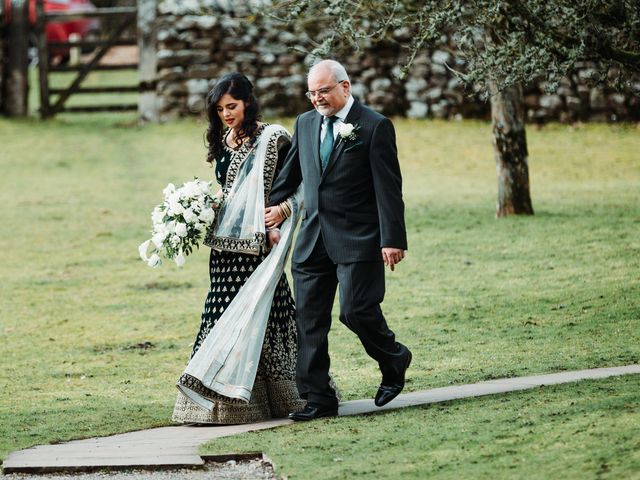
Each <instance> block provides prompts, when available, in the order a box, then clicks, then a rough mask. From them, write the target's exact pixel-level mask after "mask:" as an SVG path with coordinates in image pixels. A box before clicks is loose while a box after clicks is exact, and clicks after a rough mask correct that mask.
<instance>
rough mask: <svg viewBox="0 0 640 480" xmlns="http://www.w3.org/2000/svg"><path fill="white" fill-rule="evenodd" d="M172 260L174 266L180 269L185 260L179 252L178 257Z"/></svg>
mask: <svg viewBox="0 0 640 480" xmlns="http://www.w3.org/2000/svg"><path fill="white" fill-rule="evenodd" d="M174 260H175V262H176V265H177V266H179V267H181V266H183V265H184V262H186V260H187V259H186V258H185V256H184V253H182V251H181V252H179V253H178V255H176V256H175V258H174Z"/></svg>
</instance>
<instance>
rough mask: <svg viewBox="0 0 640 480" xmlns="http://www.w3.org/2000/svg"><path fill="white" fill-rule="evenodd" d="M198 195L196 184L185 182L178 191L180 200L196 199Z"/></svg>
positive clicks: (198, 190)
mask: <svg viewBox="0 0 640 480" xmlns="http://www.w3.org/2000/svg"><path fill="white" fill-rule="evenodd" d="M199 193H200V189H199V188H198V184H197V183H196V182H187V183H185V184H184V186H183V187H182V188H181V189H180V196H181V197H182V198H193V197H196V196H197V195H198V194H199Z"/></svg>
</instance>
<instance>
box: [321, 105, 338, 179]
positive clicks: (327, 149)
mask: <svg viewBox="0 0 640 480" xmlns="http://www.w3.org/2000/svg"><path fill="white" fill-rule="evenodd" d="M337 119H338V117H335V116H334V117H327V129H326V130H325V132H326V133H325V135H324V139H323V140H322V143H321V144H320V161H321V162H322V171H323V172H324V169H325V168H326V166H327V163H329V157H330V156H331V151H332V150H333V124H334V123H335V121H336V120H337Z"/></svg>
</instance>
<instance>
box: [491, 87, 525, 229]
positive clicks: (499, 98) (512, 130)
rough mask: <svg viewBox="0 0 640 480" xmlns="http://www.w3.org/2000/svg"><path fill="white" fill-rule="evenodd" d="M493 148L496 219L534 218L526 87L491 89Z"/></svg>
mask: <svg viewBox="0 0 640 480" xmlns="http://www.w3.org/2000/svg"><path fill="white" fill-rule="evenodd" d="M491 89H492V92H491V94H492V95H491V122H492V130H493V148H494V152H495V158H496V171H497V174H498V204H497V208H496V216H498V217H506V216H508V215H533V206H532V205H531V195H530V192H529V165H528V160H527V159H528V155H529V154H528V152H527V137H526V132H525V126H524V108H523V104H524V103H523V97H522V86H521V85H515V86H512V87H508V88H505V89H504V90H502V91H498V90H497V89H496V88H495V85H492V86H491Z"/></svg>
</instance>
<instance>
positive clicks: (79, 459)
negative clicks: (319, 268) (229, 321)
mask: <svg viewBox="0 0 640 480" xmlns="http://www.w3.org/2000/svg"><path fill="white" fill-rule="evenodd" d="M638 373H640V365H626V366H622V367H607V368H596V369H591V370H577V371H567V372H560V373H552V374H547V375H533V376H529V377H517V378H504V379H495V380H488V381H485V382H479V383H474V384H469V385H459V386H452V387H442V388H434V389H432V390H424V391H419V392H411V393H405V394H402V395H399V396H398V397H397V398H396V399H395V400H393V401H392V402H391V403H389V404H387V405H385V406H384V407H382V408H379V407H376V406H375V405H374V403H373V400H353V401H350V402H343V403H341V404H340V407H339V415H340V416H347V415H360V414H365V413H372V412H380V411H386V410H393V409H397V408H404V407H411V406H417V405H427V404H431V403H438V402H445V401H449V400H456V399H461V398H469V397H479V396H484V395H494V394H498V393H506V392H514V391H519V390H527V389H531V388H537V387H540V386H544V385H556V384H560V383H571V382H577V381H580V380H589V379H598V378H607V377H612V376H618V375H627V374H638ZM290 423H292V421H291V420H288V419H277V420H269V421H266V422H260V423H254V424H247V425H225V426H205V427H203V426H171V427H160V428H153V429H150V430H140V431H135V432H129V433H124V434H120V435H112V436H109V437H101V438H90V439H84V440H75V441H72V442H67V443H60V444H55V445H40V446H37V447H32V448H28V449H26V450H20V451H17V452H12V453H10V454H9V456H8V457H7V459H6V460H5V461H4V463H3V469H2V470H3V473H18V472H25V473H33V472H56V471H75V472H77V471H91V470H95V469H97V468H107V469H125V468H151V469H153V468H178V467H187V466H189V467H201V466H202V465H203V464H204V460H203V458H202V457H200V455H198V448H199V447H200V445H202V444H203V443H206V442H208V441H209V440H213V439H214V438H221V437H226V436H230V435H237V434H240V433H245V432H249V431H255V430H263V429H268V428H275V427H279V426H282V425H288V424H290ZM230 458H231V456H230Z"/></svg>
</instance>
